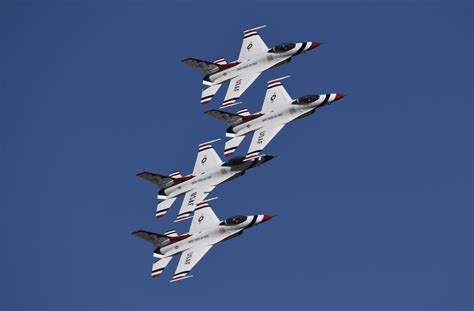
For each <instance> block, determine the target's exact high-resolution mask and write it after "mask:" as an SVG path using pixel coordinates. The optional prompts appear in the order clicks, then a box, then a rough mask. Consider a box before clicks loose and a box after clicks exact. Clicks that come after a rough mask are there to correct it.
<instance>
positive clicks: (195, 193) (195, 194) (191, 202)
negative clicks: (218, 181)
mask: <svg viewBox="0 0 474 311" xmlns="http://www.w3.org/2000/svg"><path fill="white" fill-rule="evenodd" d="M214 188H215V187H200V188H195V189H193V190H190V191H188V192H186V194H185V195H184V199H183V203H181V208H180V209H179V213H178V216H176V219H175V221H174V222H179V221H183V220H186V219H189V218H191V214H192V213H193V212H194V210H195V209H196V205H197V203H199V202H202V201H204V199H206V197H207V196H208V195H209V193H210V192H211V191H212V190H214Z"/></svg>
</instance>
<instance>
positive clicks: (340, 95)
mask: <svg viewBox="0 0 474 311" xmlns="http://www.w3.org/2000/svg"><path fill="white" fill-rule="evenodd" d="M345 96H347V94H340V93H337V94H336V98H335V99H334V100H335V101H336V100H339V99H341V98H343V97H345Z"/></svg>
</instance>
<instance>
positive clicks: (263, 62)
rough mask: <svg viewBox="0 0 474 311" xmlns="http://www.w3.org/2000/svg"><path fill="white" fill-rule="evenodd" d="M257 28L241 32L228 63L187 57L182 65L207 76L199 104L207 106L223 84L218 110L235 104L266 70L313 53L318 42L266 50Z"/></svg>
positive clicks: (284, 45)
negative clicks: (237, 48)
mask: <svg viewBox="0 0 474 311" xmlns="http://www.w3.org/2000/svg"><path fill="white" fill-rule="evenodd" d="M263 27H266V26H260V27H256V28H252V29H248V30H246V31H244V41H243V42H242V47H241V48H240V54H239V58H238V60H236V61H233V62H231V63H229V64H228V63H227V62H226V61H225V60H224V58H220V59H217V60H215V61H214V62H208V61H205V60H200V59H196V58H186V59H184V60H182V62H183V63H185V64H188V65H191V66H193V67H195V68H197V69H199V70H201V71H202V72H203V73H204V74H205V75H206V76H205V77H204V79H203V80H202V83H203V84H204V85H206V86H208V87H207V88H206V89H204V90H203V91H202V95H201V104H207V103H209V102H210V101H211V99H212V97H213V96H214V95H215V94H216V93H217V91H218V90H219V88H220V87H221V85H222V84H223V83H224V82H227V81H230V83H229V88H228V89H227V93H226V95H225V99H224V102H223V103H222V105H221V108H225V107H229V106H232V105H235V104H236V103H237V100H238V99H239V97H240V96H241V95H242V94H243V93H244V92H245V90H246V89H247V88H248V87H249V86H250V85H251V84H252V83H253V82H254V81H255V80H256V79H257V77H258V76H259V75H260V74H261V73H262V72H263V71H265V70H267V69H270V68H272V67H277V66H280V65H283V64H286V63H288V62H289V61H290V60H291V58H292V57H293V56H295V55H299V54H301V53H304V52H307V51H309V50H312V49H314V48H316V47H318V46H319V45H320V43H318V42H301V43H283V44H279V45H277V46H274V47H273V48H271V49H269V48H268V47H267V45H266V44H265V42H263V40H262V38H260V35H259V34H258V33H257V30H258V29H260V28H263Z"/></svg>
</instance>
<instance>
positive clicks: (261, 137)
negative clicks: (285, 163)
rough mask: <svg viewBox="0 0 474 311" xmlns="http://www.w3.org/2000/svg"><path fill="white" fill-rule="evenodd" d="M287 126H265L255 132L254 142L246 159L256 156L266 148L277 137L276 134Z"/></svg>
mask: <svg viewBox="0 0 474 311" xmlns="http://www.w3.org/2000/svg"><path fill="white" fill-rule="evenodd" d="M284 126H285V124H278V125H272V126H264V127H262V128H260V129H258V130H256V131H255V132H254V133H253V137H252V142H251V143H250V147H249V151H248V152H247V156H246V157H245V158H246V159H251V158H255V157H256V156H258V154H259V153H260V152H261V151H262V150H263V149H264V148H265V146H266V145H268V143H269V142H270V141H271V140H272V139H273V137H275V135H276V134H278V132H279V131H280V130H281V129H282V128H283V127H284Z"/></svg>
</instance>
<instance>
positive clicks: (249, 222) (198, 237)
mask: <svg viewBox="0 0 474 311" xmlns="http://www.w3.org/2000/svg"><path fill="white" fill-rule="evenodd" d="M263 217H264V215H254V216H247V219H246V220H245V221H244V222H242V223H240V224H237V225H222V224H219V225H216V226H212V227H210V228H208V229H206V230H203V231H200V232H196V233H193V234H192V235H190V236H189V237H187V238H185V239H183V240H181V241H178V242H175V243H172V244H169V245H167V246H164V247H162V248H161V249H160V253H161V254H163V255H164V256H165V257H169V256H174V255H176V254H179V253H181V252H184V251H185V250H187V249H189V248H191V247H200V246H207V245H214V244H217V243H219V242H222V241H223V240H225V239H228V238H230V237H232V236H234V235H237V234H239V233H241V231H243V230H244V229H246V228H247V227H249V226H254V225H257V224H259V223H261V222H263V221H264V219H263Z"/></svg>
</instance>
